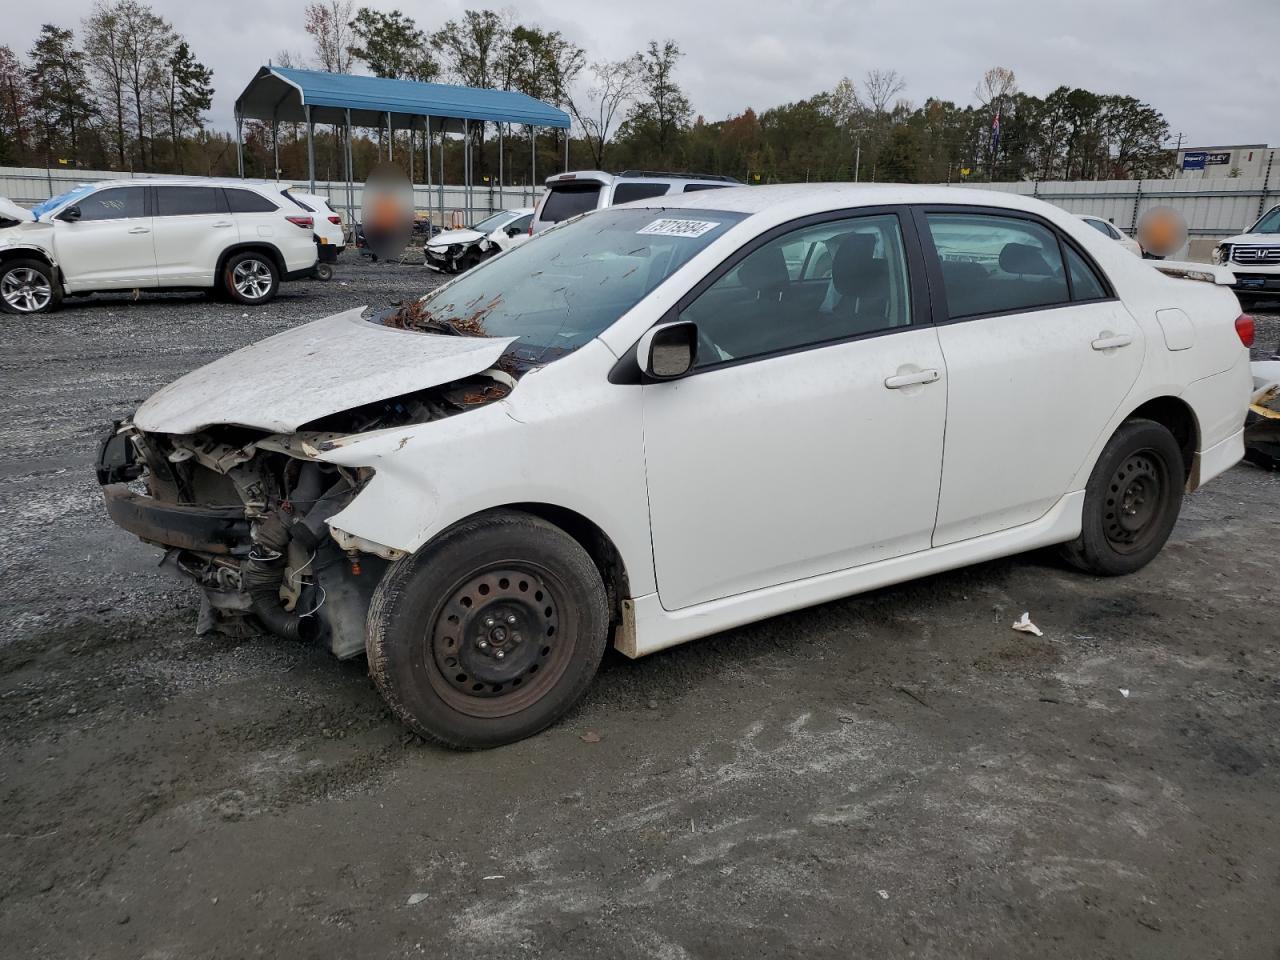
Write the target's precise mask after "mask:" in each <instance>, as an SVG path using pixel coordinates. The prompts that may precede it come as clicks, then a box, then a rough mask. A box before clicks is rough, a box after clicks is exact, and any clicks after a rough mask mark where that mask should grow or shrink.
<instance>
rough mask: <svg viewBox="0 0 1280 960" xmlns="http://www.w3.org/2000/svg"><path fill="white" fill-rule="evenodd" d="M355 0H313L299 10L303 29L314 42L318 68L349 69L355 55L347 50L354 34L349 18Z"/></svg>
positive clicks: (341, 71)
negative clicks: (301, 15) (302, 9)
mask: <svg viewBox="0 0 1280 960" xmlns="http://www.w3.org/2000/svg"><path fill="white" fill-rule="evenodd" d="M355 9H356V5H355V0H313V2H311V3H308V4H307V6H306V9H305V10H304V11H303V17H304V22H305V25H306V31H307V33H309V34H310V35H311V41H312V43H313V44H314V46H315V54H314V60H315V65H316V67H317V68H318V69H320V70H324V71H326V72H328V73H350V72H351V64H352V62H353V61H354V60H355V55H354V54H352V52H351V44H352V41H353V40H354V37H353V36H352V33H351V18H352V16H353V15H354V14H355Z"/></svg>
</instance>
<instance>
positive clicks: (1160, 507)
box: [1063, 420, 1186, 577]
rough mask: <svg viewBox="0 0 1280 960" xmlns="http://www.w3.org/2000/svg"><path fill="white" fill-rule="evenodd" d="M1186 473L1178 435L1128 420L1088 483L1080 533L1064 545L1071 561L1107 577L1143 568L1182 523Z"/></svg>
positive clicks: (1152, 424)
mask: <svg viewBox="0 0 1280 960" xmlns="http://www.w3.org/2000/svg"><path fill="white" fill-rule="evenodd" d="M1185 477H1186V472H1185V464H1184V463H1183V460H1182V451H1181V450H1180V449H1179V447H1178V442H1177V441H1176V440H1175V439H1174V438H1173V434H1171V433H1170V432H1169V431H1168V430H1167V429H1166V428H1165V427H1164V426H1162V425H1161V424H1158V423H1156V422H1155V421H1153V420H1126V421H1125V422H1124V423H1122V424H1121V425H1120V428H1119V429H1118V430H1116V432H1115V434H1114V435H1113V436H1112V437H1111V439H1110V440H1109V441H1107V445H1106V446H1105V447H1104V448H1103V450H1102V455H1101V456H1100V457H1098V462H1097V463H1096V464H1095V465H1094V467H1093V473H1092V474H1090V476H1089V482H1088V483H1087V484H1086V485H1085V493H1084V514H1083V517H1082V526H1081V530H1080V536H1078V537H1077V538H1076V539H1075V540H1072V541H1071V542H1070V543H1067V544H1064V545H1063V555H1064V557H1065V558H1066V560H1067V562H1068V563H1070V564H1071V565H1072V566H1074V567H1077V568H1078V569H1080V570H1083V571H1085V572H1086V573H1092V574H1096V575H1097V576H1101V577H1119V576H1124V575H1125V574H1129V573H1133V572H1134V571H1136V570H1141V569H1142V568H1143V567H1145V566H1146V565H1147V564H1148V563H1150V562H1151V560H1152V559H1154V557H1155V556H1156V554H1158V553H1159V552H1160V550H1161V549H1162V548H1163V547H1164V544H1165V541H1166V540H1168V539H1169V534H1170V533H1171V532H1172V531H1173V525H1174V524H1175V523H1177V521H1178V511H1179V510H1180V509H1181V507H1182V490H1183V487H1184V486H1185Z"/></svg>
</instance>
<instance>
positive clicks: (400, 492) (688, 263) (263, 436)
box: [98, 184, 1253, 747]
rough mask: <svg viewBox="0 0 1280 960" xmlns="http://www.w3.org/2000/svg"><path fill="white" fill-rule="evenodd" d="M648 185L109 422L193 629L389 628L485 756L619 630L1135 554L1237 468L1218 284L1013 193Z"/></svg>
mask: <svg viewBox="0 0 1280 960" xmlns="http://www.w3.org/2000/svg"><path fill="white" fill-rule="evenodd" d="M658 203H660V204H661V206H654V207H645V206H627V207H616V208H609V209H604V210H597V211H594V212H592V213H590V214H588V215H587V216H584V217H582V218H580V219H578V220H576V221H575V222H573V223H566V224H564V225H563V226H561V227H559V228H557V229H555V230H553V231H550V232H549V233H547V234H546V235H545V236H543V237H541V238H540V239H539V240H538V242H536V243H529V244H525V245H524V246H522V247H519V248H517V249H514V250H512V251H510V252H509V253H507V254H505V255H503V256H501V257H498V258H496V259H495V260H493V261H492V262H490V263H489V264H487V265H486V266H485V267H484V268H483V269H480V270H473V271H470V272H468V273H465V274H462V275H461V276H459V277H457V278H455V279H453V280H452V281H450V282H449V283H446V284H444V285H442V286H440V287H438V288H437V289H435V290H433V291H431V292H430V293H428V294H427V295H426V296H425V297H423V298H422V299H421V300H418V301H413V302H411V303H409V304H408V305H405V306H403V307H396V308H389V309H386V310H379V311H367V310H366V311H363V312H362V311H361V310H360V309H355V310H351V311H348V312H347V313H343V314H339V315H337V316H333V317H329V318H328V319H324V320H317V321H315V322H314V323H311V324H309V325H306V326H302V327H298V328H296V329H293V330H289V331H286V332H284V333H281V334H278V335H277V336H275V337H273V338H271V339H270V340H269V341H265V342H263V343H260V344H257V345H254V346H250V347H247V348H245V349H243V350H241V351H239V352H237V353H234V354H231V355H230V356H227V357H224V358H222V359H220V360H218V361H216V362H214V363H212V364H210V365H209V366H207V367H204V368H203V369H200V370H197V371H195V372H193V373H190V374H188V375H187V376H185V377H183V378H182V379H180V380H178V381H176V382H174V383H173V384H171V385H169V386H167V387H165V388H164V389H162V390H161V391H160V392H159V393H157V394H155V395H154V396H153V397H151V398H150V399H149V400H147V401H146V402H145V403H143V404H142V406H141V407H139V409H138V410H137V412H136V413H135V414H134V415H133V416H132V417H131V418H130V419H128V420H126V421H124V422H122V423H118V424H116V425H114V426H113V428H112V429H111V430H110V432H109V434H108V438H107V440H106V441H105V443H104V446H103V449H102V452H101V455H100V458H99V464H98V474H99V479H100V480H101V481H102V482H103V483H104V485H105V486H104V495H105V498H106V506H107V510H108V513H109V514H110V515H111V517H112V518H113V519H114V520H115V521H116V522H117V523H118V524H120V526H122V527H123V528H125V529H126V530H128V531H131V532H133V533H134V534H136V535H138V536H140V537H141V538H142V539H144V540H146V541H149V542H152V543H155V544H158V545H160V546H162V547H164V548H165V549H166V550H167V551H168V553H167V557H168V562H169V564H170V565H171V566H173V567H175V568H176V569H178V570H180V571H182V572H184V573H185V574H187V575H188V576H190V577H192V578H193V579H194V580H195V581H196V582H197V583H198V584H199V585H200V587H201V588H202V590H203V594H204V602H205V606H206V609H207V612H208V617H207V619H208V618H212V619H215V620H220V621H223V622H231V623H237V624H242V623H243V622H244V620H245V619H246V618H251V619H255V620H257V621H258V622H259V623H260V624H261V625H263V626H265V627H267V628H268V629H270V630H272V631H273V632H275V633H278V634H280V635H282V636H286V637H302V638H310V637H322V638H324V641H325V642H326V643H327V645H328V646H329V648H330V649H331V650H332V651H333V652H334V653H335V654H337V655H338V656H340V657H349V656H355V655H356V654H358V653H360V652H361V651H363V650H366V649H367V652H368V657H369V669H370V672H371V674H372V676H373V678H374V680H375V681H376V683H377V685H378V687H379V689H380V690H381V691H382V693H383V695H384V696H385V697H386V699H387V702H388V703H389V704H390V705H391V707H392V708H393V710H394V711H395V713H396V714H397V716H399V717H400V718H401V719H402V720H403V721H404V722H405V723H407V724H408V725H409V726H410V727H412V728H413V729H414V730H416V731H418V732H419V733H421V734H423V735H424V736H428V737H433V738H435V739H437V740H439V741H442V742H444V743H447V744H451V745H454V746H458V747H484V746H493V745H495V744H501V743H507V742H510V741H512V740H516V739H519V738H521V737H525V736H529V735H530V734H533V733H535V732H537V731H539V730H541V729H543V728H544V727H546V726H547V725H548V724H550V723H552V722H553V721H554V720H555V719H556V718H557V717H559V716H561V715H562V714H563V713H564V712H565V711H566V710H568V709H569V708H570V707H571V706H572V705H573V704H574V703H575V702H576V701H577V700H578V699H579V698H580V697H581V696H582V695H583V692H584V691H585V690H586V688H587V686H588V684H589V683H590V681H591V678H592V676H593V675H594V673H595V671H596V668H597V666H598V665H599V663H600V659H601V656H602V655H603V653H604V649H605V646H606V645H607V644H608V643H609V642H610V640H612V642H613V644H614V646H616V647H617V648H618V649H619V650H621V651H622V652H623V653H624V654H625V655H627V656H629V657H639V656H642V655H644V654H648V653H652V652H653V651H655V650H661V649H663V648H664V647H669V646H672V645H673V644H677V643H682V642H684V641H687V640H692V639H694V638H696V637H702V636H705V635H707V634H711V633H715V632H717V631H721V630H726V629H729V628H731V627H735V626H738V625H740V624H744V623H749V622H751V621H754V620H759V619H761V618H764V617H769V616H773V615H775V614H780V613H783V612H786V611H790V610H796V609H798V608H801V607H806V606H809V605H811V604H816V603H821V602H824V601H827V600H832V599H834V598H837V597H843V596H847V595H849V594H855V593H859V592H862V591H866V590H871V589H875V588H878V587H882V586H885V585H887V584H891V583H897V582H900V581H903V580H909V579H912V578H914V577H920V576H925V575H928V574H933V573H937V572H939V571H943V570H948V569H951V568H953V567H959V566H964V565H966V564H971V563H975V562H978V561H982V560H988V559H991V558H993V557H1000V556H1005V555H1008V554H1014V553H1019V552H1022V551H1025V550H1030V549H1032V548H1036V547H1044V546H1048V545H1050V544H1062V545H1063V550H1064V553H1065V556H1066V558H1067V559H1068V561H1069V562H1070V563H1071V564H1073V565H1075V566H1076V567H1078V568H1080V569H1082V570H1085V571H1087V572H1089V573H1092V574H1098V575H1106V576H1111V575H1119V574H1127V573H1131V572H1133V571H1135V570H1138V569H1140V568H1142V567H1143V566H1144V565H1145V564H1147V563H1148V562H1149V561H1150V560H1151V559H1152V558H1153V557H1155V555H1156V554H1157V553H1158V552H1159V551H1160V549H1161V547H1162V546H1163V545H1164V542H1165V540H1166V538H1167V537H1168V535H1169V532H1170V530H1171V529H1172V527H1173V525H1174V522H1175V520H1176V519H1177V517H1178V511H1179V506H1180V503H1181V498H1182V494H1183V491H1184V490H1187V491H1190V490H1195V489H1196V488H1198V487H1200V486H1201V485H1202V484H1204V483H1206V482H1207V481H1209V480H1210V479H1212V478H1213V477H1215V476H1217V475H1218V474H1219V473H1221V472H1222V471H1224V470H1226V469H1227V468H1228V467H1230V466H1231V465H1232V464H1234V463H1235V462H1236V461H1238V460H1239V459H1240V457H1241V454H1242V450H1243V445H1242V440H1241V432H1242V425H1243V422H1244V416H1245V409H1246V406H1247V405H1248V402H1249V396H1250V392H1251V389H1252V379H1251V376H1250V370H1249V362H1248V349H1247V347H1248V345H1249V344H1250V343H1251V342H1252V339H1253V331H1252V321H1251V320H1250V318H1248V317H1245V316H1242V315H1241V314H1240V309H1239V304H1238V303H1237V301H1236V298H1235V296H1234V295H1233V294H1232V293H1231V291H1230V289H1229V288H1228V287H1227V286H1226V284H1228V283H1229V282H1230V275H1229V273H1228V271H1226V270H1223V269H1221V268H1215V267H1211V266H1206V265H1202V264H1177V263H1165V262H1162V263H1160V264H1158V265H1155V266H1153V265H1152V264H1150V263H1148V262H1144V261H1142V260H1140V259H1138V258H1136V257H1133V256H1131V255H1130V254H1128V253H1127V252H1125V251H1124V250H1122V249H1121V248H1120V247H1119V246H1118V245H1117V244H1115V243H1114V242H1113V241H1111V240H1109V239H1106V238H1104V237H1102V236H1100V235H1099V234H1098V233H1097V232H1096V231H1094V230H1093V229H1091V228H1090V227H1088V226H1086V225H1085V224H1083V223H1081V222H1080V221H1079V220H1078V219H1077V218H1075V217H1073V216H1071V215H1070V214H1067V213H1065V212H1063V211H1062V210H1060V209H1058V208H1056V207H1053V206H1050V205H1048V204H1046V203H1043V202H1041V201H1038V200H1034V199H1031V198H1027V197H1017V196H1013V195H1009V194H1004V193H994V192H985V191H977V190H960V189H948V188H944V187H927V186H904V185H879V186H875V185H853V184H849V185H839V184H814V185H794V186H776V187H758V188H752V189H746V188H744V189H739V190H722V191H716V192H714V193H697V194H692V195H683V196H678V197H664V198H662V199H661V200H660V201H658ZM993 250H994V251H997V252H996V253H995V254H991V253H990V252H989V251H993ZM139 478H141V479H144V480H145V482H146V485H147V490H148V492H147V493H145V494H143V493H141V492H138V490H137V489H136V488H135V487H131V486H130V485H129V482H130V481H133V480H137V479H139Z"/></svg>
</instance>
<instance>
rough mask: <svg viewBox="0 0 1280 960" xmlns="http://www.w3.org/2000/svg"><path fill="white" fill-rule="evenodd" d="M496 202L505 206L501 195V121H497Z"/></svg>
mask: <svg viewBox="0 0 1280 960" xmlns="http://www.w3.org/2000/svg"><path fill="white" fill-rule="evenodd" d="M498 202H499V203H502V204H503V206H506V204H505V202H504V199H503V196H502V121H501V120H499V121H498Z"/></svg>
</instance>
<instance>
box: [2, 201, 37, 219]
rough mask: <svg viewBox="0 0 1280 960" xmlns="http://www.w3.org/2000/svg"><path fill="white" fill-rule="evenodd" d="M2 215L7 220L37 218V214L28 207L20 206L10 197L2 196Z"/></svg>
mask: <svg viewBox="0 0 1280 960" xmlns="http://www.w3.org/2000/svg"><path fill="white" fill-rule="evenodd" d="M0 217H2V218H4V219H5V220H20V221H26V222H30V221H32V220H34V219H35V218H36V216H35V214H34V213H32V212H31V211H30V210H28V209H27V208H26V207H20V206H18V205H17V204H16V203H14V202H13V201H12V200H10V199H9V198H8V197H0Z"/></svg>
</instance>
